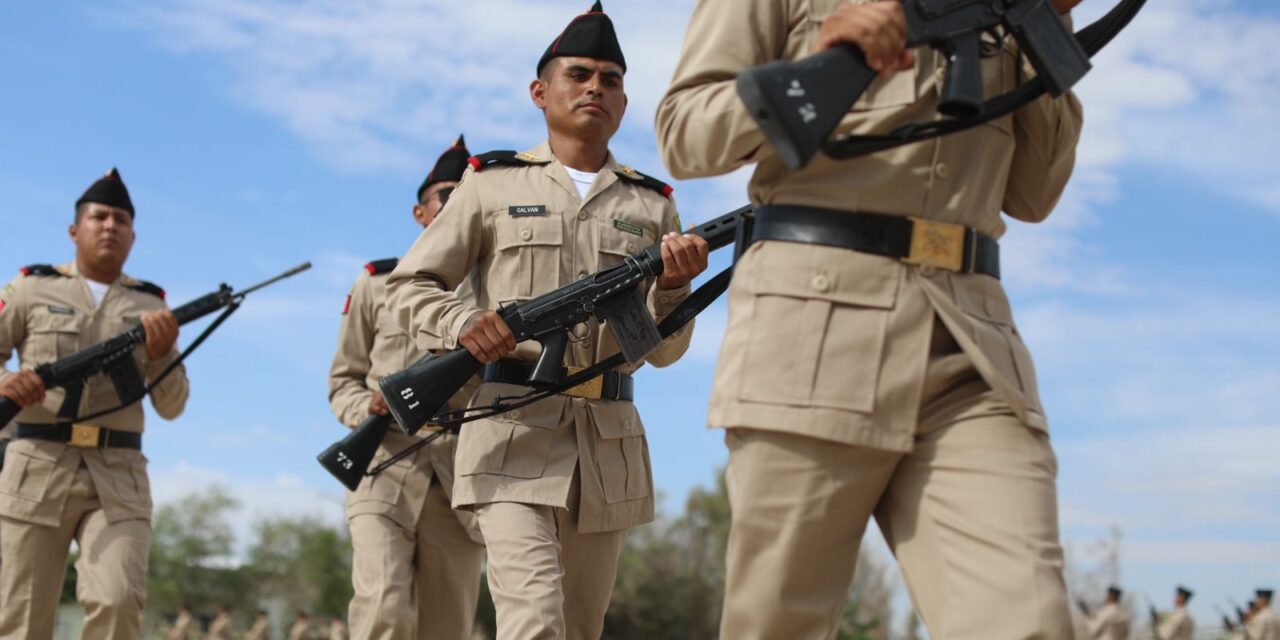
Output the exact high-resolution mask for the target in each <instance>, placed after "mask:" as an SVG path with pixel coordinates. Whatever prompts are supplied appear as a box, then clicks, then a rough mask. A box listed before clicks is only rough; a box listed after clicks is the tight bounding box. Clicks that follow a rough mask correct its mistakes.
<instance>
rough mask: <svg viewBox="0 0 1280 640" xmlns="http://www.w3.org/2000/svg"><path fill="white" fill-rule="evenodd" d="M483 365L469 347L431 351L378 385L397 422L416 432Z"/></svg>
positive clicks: (383, 379) (408, 431) (401, 426)
mask: <svg viewBox="0 0 1280 640" xmlns="http://www.w3.org/2000/svg"><path fill="white" fill-rule="evenodd" d="M482 366H483V365H482V364H481V363H480V361H479V360H476V359H475V357H474V356H472V355H471V352H470V351H467V350H466V349H455V350H453V351H450V352H449V353H446V354H444V355H441V356H437V355H435V354H427V355H426V356H423V357H422V359H420V360H418V361H417V362H415V363H413V364H411V365H409V367H408V368H407V369H405V370H403V371H397V372H396V373H393V374H391V375H388V376H386V377H384V378H382V379H381V380H379V381H378V388H380V389H381V390H382V398H383V399H384V400H386V402H387V407H388V408H389V409H391V415H392V416H394V417H395V420H396V424H398V425H400V428H401V429H402V430H404V432H405V433H408V434H410V435H412V434H414V433H417V432H418V430H420V429H422V427H424V426H426V425H427V424H428V423H429V422H431V419H432V418H433V417H435V415H436V414H438V413H440V411H441V410H442V409H444V408H445V405H447V404H448V403H449V398H452V397H453V394H455V393H457V392H458V390H459V389H461V388H462V387H464V386H465V385H466V384H467V380H470V379H471V377H472V376H474V375H476V374H477V373H479V372H480V369H481V367H482Z"/></svg>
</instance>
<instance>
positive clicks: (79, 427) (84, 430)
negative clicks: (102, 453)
mask: <svg viewBox="0 0 1280 640" xmlns="http://www.w3.org/2000/svg"><path fill="white" fill-rule="evenodd" d="M101 435H102V427H99V426H98V425H96V424H86V423H83V422H77V423H75V424H73V425H71V440H69V441H68V442H67V444H69V445H71V446H73V447H82V448H85V449H97V448H98V438H99V437H101Z"/></svg>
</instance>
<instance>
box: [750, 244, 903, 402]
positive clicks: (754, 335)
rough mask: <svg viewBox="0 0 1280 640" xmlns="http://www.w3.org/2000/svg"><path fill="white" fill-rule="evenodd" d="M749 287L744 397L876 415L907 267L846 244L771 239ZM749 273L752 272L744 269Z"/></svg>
mask: <svg viewBox="0 0 1280 640" xmlns="http://www.w3.org/2000/svg"><path fill="white" fill-rule="evenodd" d="M755 258H756V260H754V261H753V262H754V263H755V264H756V265H758V266H759V267H761V268H760V269H758V270H757V269H753V270H752V274H751V275H752V276H754V277H752V278H751V279H750V280H749V282H750V283H749V284H746V285H744V287H746V288H747V290H749V291H751V293H752V296H751V305H752V308H751V309H750V310H748V311H746V315H747V316H748V317H749V318H751V320H750V329H749V333H750V336H751V340H750V343H749V344H748V345H747V347H746V354H745V367H744V370H743V373H742V385H741V388H740V389H739V398H740V399H741V400H743V401H746V402H760V403H766V404H780V405H791V406H797V407H824V408H832V409H841V410H846V411H857V412H862V413H869V412H871V411H872V410H874V408H875V396H876V387H877V384H878V382H879V375H880V360H881V355H882V353H883V350H884V343H885V334H886V331H887V327H888V321H889V314H890V312H891V310H892V309H893V306H894V304H895V302H896V299H897V294H898V279H899V277H900V268H899V267H898V266H897V265H895V264H886V263H885V261H884V259H883V258H879V257H876V256H870V255H865V254H858V253H854V252H852V251H844V250H841V249H834V248H827V247H817V246H804V247H803V248H797V246H796V245H785V244H783V243H772V244H770V243H766V244H764V245H763V246H761V247H760V250H759V252H758V253H757V255H756V256H755ZM742 275H744V276H745V275H746V274H742Z"/></svg>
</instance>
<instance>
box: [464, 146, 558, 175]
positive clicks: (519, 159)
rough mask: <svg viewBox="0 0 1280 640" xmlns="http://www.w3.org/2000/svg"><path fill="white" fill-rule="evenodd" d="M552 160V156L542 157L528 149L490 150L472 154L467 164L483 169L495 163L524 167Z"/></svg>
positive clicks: (473, 167) (479, 169) (477, 169)
mask: <svg viewBox="0 0 1280 640" xmlns="http://www.w3.org/2000/svg"><path fill="white" fill-rule="evenodd" d="M548 162H551V159H550V158H542V157H539V156H535V155H533V154H532V153H529V152H528V151H521V152H515V151H510V150H507V151H490V152H488V153H482V154H480V155H477V156H471V158H470V159H469V160H467V164H470V165H471V168H472V169H475V170H476V171H483V170H484V169H485V167H491V166H493V165H502V166H506V167H523V166H526V165H530V164H546V163H548Z"/></svg>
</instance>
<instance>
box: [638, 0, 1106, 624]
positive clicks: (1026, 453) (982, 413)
mask: <svg viewBox="0 0 1280 640" xmlns="http://www.w3.org/2000/svg"><path fill="white" fill-rule="evenodd" d="M1078 1H1079V0H1054V5H1055V6H1056V8H1057V9H1058V10H1059V11H1060V12H1062V13H1066V11H1068V10H1069V9H1070V8H1071V6H1073V5H1075V4H1076V3H1077V2H1078ZM905 33H906V24H905V18H904V15H903V11H902V5H901V4H900V3H899V2H896V1H894V0H889V1H884V2H875V1H872V0H853V1H852V2H846V1H845V0H795V1H792V2H775V1H774V0H700V1H699V2H698V3H697V6H696V8H695V9H694V12H693V16H692V19H691V22H690V25H689V28H688V32H687V34H686V36H685V42H684V48H683V51H682V54H681V58H680V61H679V64H678V66H677V68H676V71H675V77H674V79H673V80H672V85H671V88H670V89H669V90H668V92H667V94H666V96H665V97H664V98H663V100H662V102H661V103H660V105H659V108H658V114H657V128H658V143H659V147H660V149H661V152H662V156H663V159H664V161H665V162H666V165H667V167H668V169H669V170H670V171H671V173H672V175H674V176H676V177H678V178H694V177H701V176H711V175H718V174H723V173H728V172H729V171H732V170H734V169H737V168H739V167H742V166H744V165H747V164H751V163H754V164H755V165H756V169H755V173H754V175H753V176H752V179H751V183H750V186H749V187H748V193H749V195H750V198H751V201H752V203H754V204H755V205H756V208H755V230H754V234H753V238H754V239H755V242H754V243H753V244H752V245H751V246H750V247H749V248H748V249H747V250H746V252H745V254H744V255H742V257H741V258H740V260H739V262H738V264H737V267H736V269H735V273H734V278H733V283H732V285H731V287H730V289H729V320H728V326H727V330H726V333H725V337H724V341H723V345H722V347H721V352H720V360H719V363H718V364H717V369H716V374H715V379H714V386H713V391H712V397H711V402H710V411H709V417H708V421H709V423H710V424H711V425H713V426H722V427H725V428H726V429H727V431H726V434H725V442H726V444H727V446H728V448H729V463H728V470H727V473H726V475H727V477H728V488H729V497H730V502H731V504H732V506H733V518H732V524H731V532H730V536H729V549H728V553H727V561H726V565H727V579H726V589H727V591H726V594H725V603H724V612H723V616H722V623H721V624H722V626H721V632H720V633H721V637H722V638H734V639H735V640H738V639H751V638H782V637H796V638H821V637H827V636H829V635H830V634H833V633H834V629H835V625H836V624H837V621H838V618H839V616H840V613H841V610H842V608H843V606H844V604H845V599H846V594H847V592H848V588H849V584H850V581H851V579H852V576H853V570H854V564H855V562H856V559H857V552H858V547H859V543H860V541H861V539H862V536H863V533H864V531H865V529H866V525H867V521H868V519H869V518H870V517H871V516H872V515H875V517H876V520H877V522H878V524H879V525H880V529H881V531H882V532H883V533H884V536H885V538H886V539H887V541H888V543H889V545H890V547H891V548H892V549H893V552H894V554H895V556H896V557H897V559H898V562H899V564H900V566H901V568H902V571H903V575H904V577H905V580H906V584H907V587H908V590H909V591H910V593H911V596H912V599H913V602H914V604H915V606H916V609H917V610H918V611H919V612H920V615H921V618H922V619H923V621H924V623H925V625H926V627H927V628H928V629H929V632H930V634H931V635H933V636H934V637H946V638H949V639H955V638H997V637H999V638H1014V637H1046V638H1068V637H1070V635H1071V633H1072V631H1071V619H1070V612H1069V611H1068V608H1067V599H1066V586H1065V583H1064V580H1063V576H1062V548H1061V544H1060V542H1059V533H1058V515H1057V512H1058V507H1057V495H1056V488H1055V482H1056V475H1057V462H1056V459H1055V456H1054V453H1053V449H1052V447H1051V446H1050V444H1049V437H1048V433H1047V421H1046V419H1045V416H1044V412H1043V410H1042V408H1041V405H1040V401H1039V398H1038V396H1037V391H1036V381H1035V374H1034V369H1033V367H1032V363H1031V358H1030V355H1029V353H1028V351H1027V348H1026V346H1025V345H1024V344H1023V342H1022V338H1021V336H1020V335H1019V334H1018V331H1017V329H1016V328H1015V326H1014V322H1013V316H1012V314H1011V311H1010V308H1009V301H1008V299H1007V298H1006V296H1005V293H1004V289H1003V287H1002V286H1001V284H1000V280H999V279H998V276H999V260H998V255H997V252H998V245H997V242H996V238H999V237H1000V236H1001V235H1002V234H1003V233H1004V230H1005V223H1004V221H1003V220H1002V219H1001V217H1000V213H1001V211H1004V212H1006V213H1008V214H1009V215H1010V216H1012V217H1014V218H1016V219H1019V220H1024V221H1030V222H1035V221H1039V220H1042V219H1044V218H1045V217H1046V216H1047V215H1048V214H1049V213H1050V212H1051V211H1052V210H1053V207H1054V205H1055V203H1056V202H1057V200H1058V197H1059V196H1060V194H1061V193H1062V191H1063V188H1064V187H1065V186H1066V183H1067V179H1068V177H1069V176H1070V174H1071V170H1072V166H1073V163H1074V158H1075V146H1076V141H1077V139H1078V136H1079V132H1080V126H1081V108H1080V103H1079V102H1078V101H1077V100H1076V98H1075V97H1074V96H1073V95H1068V96H1064V97H1063V98H1060V99H1056V100H1055V99H1052V98H1047V97H1046V98H1043V99H1041V100H1038V101H1037V102H1035V103H1034V104H1031V105H1029V106H1027V107H1025V108H1023V109H1021V110H1020V111H1019V112H1017V113H1015V114H1013V115H1012V116H1008V117H1005V118H1002V119H999V120H995V121H993V122H991V123H989V124H986V125H984V126H980V127H977V128H975V129H972V130H969V131H966V132H963V133H958V134H955V135H951V136H947V137H944V138H941V139H937V140H930V141H927V142H920V143H916V144H911V145H907V146H903V147H899V148H895V149H890V150H886V151H882V152H878V153H874V154H871V155H867V156H864V157H859V158H855V159H851V160H843V161H839V160H834V159H832V158H829V157H826V156H823V155H819V156H817V157H816V158H815V159H814V160H813V162H812V163H811V164H809V165H808V166H807V167H805V168H803V169H800V170H798V171H792V170H789V169H788V168H787V167H786V165H785V164H784V163H783V161H782V160H781V159H780V158H779V156H778V155H777V154H776V153H775V151H774V149H773V148H772V147H771V146H770V145H769V144H767V142H766V140H765V137H764V134H763V133H762V132H761V130H760V128H759V127H758V126H757V124H756V123H755V121H754V120H753V119H752V118H751V117H750V114H748V112H747V110H746V109H745V108H744V106H743V104H742V102H741V100H740V99H739V97H738V95H737V92H736V91H735V86H734V81H735V78H736V77H737V75H738V73H740V72H742V71H744V70H746V69H747V68H750V67H753V66H756V65H760V64H764V63H767V62H770V61H774V60H778V59H785V60H795V59H798V58H801V57H804V56H806V55H809V54H810V53H813V52H814V51H817V50H821V49H826V48H830V47H833V46H836V45H838V44H842V43H851V44H854V45H857V46H858V47H860V48H861V49H862V50H863V51H864V52H865V53H866V58H867V60H868V62H869V63H870V65H871V67H872V68H873V69H875V70H876V71H878V72H880V77H879V79H877V80H876V82H875V83H873V84H872V85H871V87H870V89H869V90H868V91H867V92H866V93H865V95H864V96H863V97H862V98H861V99H860V100H859V101H858V103H857V104H855V105H854V107H853V108H852V109H851V111H850V113H848V114H846V116H845V117H844V119H843V121H842V122H841V124H840V126H839V128H838V129H837V131H838V132H839V133H854V134H877V133H886V132H887V131H889V130H890V129H892V128H894V127H896V126H898V125H905V124H907V123H910V122H913V121H931V120H935V119H936V118H937V117H938V115H937V108H938V104H939V85H940V82H941V79H942V78H943V67H944V66H945V56H944V55H942V54H940V53H938V52H935V51H933V50H928V49H922V50H915V51H911V50H907V49H904V41H905ZM984 37H985V39H986V40H985V42H984V44H983V47H982V48H983V51H984V54H983V58H982V61H981V65H982V67H981V72H982V81H983V82H984V84H985V87H984V90H985V93H986V95H987V96H989V97H990V96H994V95H995V94H997V93H1003V92H1005V91H1007V90H1011V89H1012V88H1014V87H1015V86H1016V85H1017V84H1019V83H1020V82H1021V81H1022V80H1023V79H1025V78H1026V77H1028V75H1029V74H1031V73H1033V71H1032V67H1031V66H1030V65H1029V64H1026V63H1024V62H1021V61H1020V60H1019V59H1018V57H1017V53H1018V52H1017V46H1016V42H1015V41H1014V40H1013V38H1009V37H1003V38H997V36H996V35H994V34H987V35H986V36H984ZM912 245H914V246H916V247H917V250H915V251H912V250H911V249H910V247H911V246H912ZM764 576H767V577H768V578H767V579H763V578H762V577H764ZM784 587H785V588H784ZM997 612H998V613H997Z"/></svg>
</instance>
